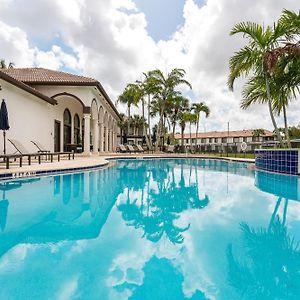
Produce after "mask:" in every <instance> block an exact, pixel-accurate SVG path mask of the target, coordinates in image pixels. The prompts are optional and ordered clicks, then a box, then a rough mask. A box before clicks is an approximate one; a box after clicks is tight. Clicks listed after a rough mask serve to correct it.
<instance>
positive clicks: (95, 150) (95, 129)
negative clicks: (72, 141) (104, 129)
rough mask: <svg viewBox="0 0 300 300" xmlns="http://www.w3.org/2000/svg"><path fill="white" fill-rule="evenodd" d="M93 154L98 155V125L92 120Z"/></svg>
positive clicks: (96, 121)
mask: <svg viewBox="0 0 300 300" xmlns="http://www.w3.org/2000/svg"><path fill="white" fill-rule="evenodd" d="M93 137H94V138H93V153H94V154H98V146H99V125H98V120H93Z"/></svg>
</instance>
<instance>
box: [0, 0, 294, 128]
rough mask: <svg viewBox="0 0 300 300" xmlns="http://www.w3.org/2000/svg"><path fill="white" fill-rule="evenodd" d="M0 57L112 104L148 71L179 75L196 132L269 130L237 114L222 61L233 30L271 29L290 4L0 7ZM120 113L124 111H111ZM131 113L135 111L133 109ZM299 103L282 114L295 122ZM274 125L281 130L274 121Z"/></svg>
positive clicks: (263, 118)
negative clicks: (77, 81) (194, 106)
mask: <svg viewBox="0 0 300 300" xmlns="http://www.w3.org/2000/svg"><path fill="white" fill-rule="evenodd" d="M0 7H1V10H0V58H4V59H6V61H8V62H9V61H13V62H14V63H15V65H16V67H32V66H35V67H45V68H50V69H55V70H62V71H67V72H71V73H75V74H80V75H84V76H90V77H94V78H96V79H98V80H99V81H100V82H101V83H102V85H103V86H104V88H105V89H106V91H107V92H108V94H109V95H110V97H111V99H112V100H113V102H115V101H116V100H117V98H118V95H120V93H121V92H122V91H123V89H124V87H125V86H126V84H127V83H129V82H134V81H135V80H141V79H142V78H143V76H142V73H143V72H146V71H149V70H153V69H156V68H159V69H161V70H162V71H163V72H170V71H171V70H172V69H173V68H183V69H185V70H186V79H187V80H188V81H189V82H190V83H191V84H192V86H193V90H192V91H188V90H185V89H183V93H185V94H186V95H187V96H188V97H189V98H190V100H191V102H199V101H204V102H205V103H206V104H207V105H208V106H209V107H210V109H211V115H210V117H209V118H207V119H205V118H204V117H202V118H201V125H200V130H201V131H202V130H206V131H211V130H226V129H227V123H228V122H229V123H230V129H232V130H242V129H248V128H266V129H272V123H271V121H270V117H269V114H268V108H267V106H264V105H255V106H253V107H251V108H250V109H248V110H241V109H240V100H241V89H242V85H243V82H244V81H243V80H238V81H237V82H236V85H235V90H234V92H231V91H229V90H228V87H227V78H228V61H229V58H230V57H231V56H232V55H233V54H234V52H235V51H237V50H239V49H240V48H241V47H242V46H243V45H244V43H245V40H243V38H242V37H238V36H234V37H232V36H229V31H230V29H231V28H232V27H233V26H234V24H236V23H238V22H241V21H254V22H258V23H260V24H264V25H272V24H273V22H275V21H276V20H277V19H278V18H279V16H280V14H281V12H282V10H283V9H284V8H286V9H290V10H295V11H298V10H299V2H298V1H297V0H276V1H274V0H243V1H241V0H64V1H61V0H52V1H48V0H0ZM118 109H119V110H120V111H121V112H124V113H125V112H126V111H125V108H124V107H122V106H120V104H118ZM134 112H135V113H138V109H137V108H135V109H134ZM299 114H300V108H299V102H297V101H293V102H292V103H291V105H290V107H289V108H288V121H289V124H290V125H298V124H299V123H300V118H299ZM277 121H278V123H279V125H280V126H282V124H283V120H282V117H281V116H280V117H278V118H277Z"/></svg>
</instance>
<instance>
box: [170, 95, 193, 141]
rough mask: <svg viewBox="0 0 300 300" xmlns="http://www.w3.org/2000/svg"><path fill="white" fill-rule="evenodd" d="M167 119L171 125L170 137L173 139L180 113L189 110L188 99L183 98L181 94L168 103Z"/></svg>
mask: <svg viewBox="0 0 300 300" xmlns="http://www.w3.org/2000/svg"><path fill="white" fill-rule="evenodd" d="M169 108H170V111H169V117H170V121H171V125H172V137H173V139H174V138H175V128H176V124H177V122H178V121H179V119H180V113H181V112H182V111H186V110H188V108H189V99H188V98H186V97H184V96H183V95H182V94H181V93H180V94H178V95H176V96H175V97H174V98H173V99H172V100H171V101H170V107H169Z"/></svg>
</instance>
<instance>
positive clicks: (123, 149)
mask: <svg viewBox="0 0 300 300" xmlns="http://www.w3.org/2000/svg"><path fill="white" fill-rule="evenodd" d="M119 152H120V153H126V152H127V149H126V147H125V146H124V145H123V144H119Z"/></svg>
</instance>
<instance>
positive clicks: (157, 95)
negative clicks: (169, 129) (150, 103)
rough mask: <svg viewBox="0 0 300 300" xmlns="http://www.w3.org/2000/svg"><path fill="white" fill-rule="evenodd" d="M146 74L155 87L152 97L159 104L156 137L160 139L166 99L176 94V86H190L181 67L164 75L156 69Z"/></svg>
mask: <svg viewBox="0 0 300 300" xmlns="http://www.w3.org/2000/svg"><path fill="white" fill-rule="evenodd" d="M148 75H149V80H150V81H151V83H152V85H153V87H155V88H154V90H155V92H154V96H153V99H155V100H156V102H157V104H158V106H159V112H158V114H159V123H158V124H159V126H158V138H159V141H160V137H161V136H162V135H163V134H164V132H163V131H164V117H165V110H166V102H167V100H168V99H170V98H171V97H173V96H175V95H176V94H177V92H176V91H175V88H176V87H177V86H179V85H186V86H188V87H189V88H192V86H191V84H190V83H189V82H188V81H187V80H185V79H184V76H185V71H184V70H183V69H173V70H172V71H171V72H170V73H168V74H167V75H166V76H165V75H164V74H163V72H162V71H160V70H159V69H156V70H153V71H150V72H148Z"/></svg>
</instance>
